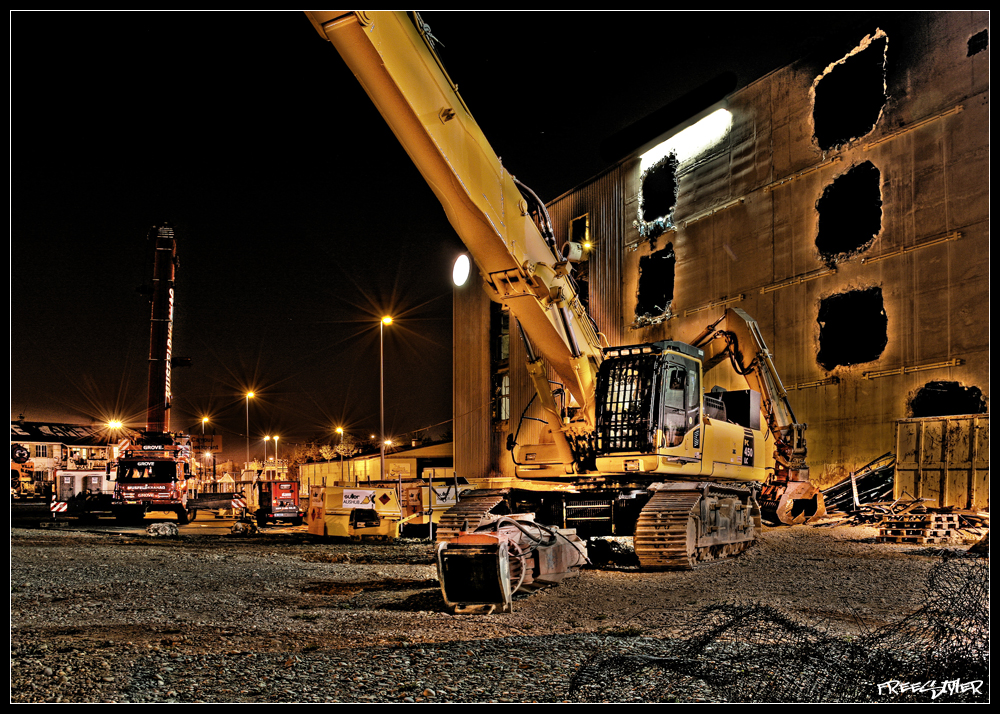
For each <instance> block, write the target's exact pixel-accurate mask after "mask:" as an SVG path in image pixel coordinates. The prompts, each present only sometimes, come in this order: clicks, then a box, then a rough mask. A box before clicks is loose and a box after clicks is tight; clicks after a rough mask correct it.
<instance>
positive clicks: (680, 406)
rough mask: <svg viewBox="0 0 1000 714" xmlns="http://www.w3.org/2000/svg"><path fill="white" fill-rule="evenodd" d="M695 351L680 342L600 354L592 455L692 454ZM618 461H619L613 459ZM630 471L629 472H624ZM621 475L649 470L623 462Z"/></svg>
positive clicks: (696, 405) (696, 411) (697, 389)
mask: <svg viewBox="0 0 1000 714" xmlns="http://www.w3.org/2000/svg"><path fill="white" fill-rule="evenodd" d="M700 358H701V350H697V349H695V348H692V347H691V346H690V345H685V344H683V343H680V342H658V343H653V344H648V345H635V346H631V347H618V348H612V349H608V350H605V359H604V361H603V362H602V364H601V368H600V370H599V372H598V375H597V403H596V424H597V440H596V441H597V454H598V458H600V457H612V456H613V457H618V456H619V455H621V456H624V455H626V454H628V455H635V456H647V457H652V461H650V460H649V459H645V461H649V464H652V463H654V462H655V461H656V457H657V456H667V457H671V456H673V457H676V456H679V452H678V449H680V451H682V452H687V451H696V450H697V449H698V441H699V434H698V427H699V426H700V425H701V422H702V419H701V363H700V361H699V360H700ZM615 460H616V461H620V459H617V458H616V459H615ZM630 467H632V468H630ZM621 468H623V469H624V470H627V471H629V470H638V471H649V470H653V469H652V468H650V467H649V465H646V467H643V463H642V462H641V461H639V460H631V459H626V460H625V461H624V462H622V467H621Z"/></svg>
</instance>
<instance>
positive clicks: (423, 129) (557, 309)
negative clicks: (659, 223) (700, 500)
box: [306, 10, 601, 424]
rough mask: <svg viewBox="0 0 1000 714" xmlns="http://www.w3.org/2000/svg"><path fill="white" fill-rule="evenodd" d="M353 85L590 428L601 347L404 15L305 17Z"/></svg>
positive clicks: (509, 182)
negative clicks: (331, 47) (406, 156)
mask: <svg viewBox="0 0 1000 714" xmlns="http://www.w3.org/2000/svg"><path fill="white" fill-rule="evenodd" d="M306 14H307V15H308V16H309V19H310V21H311V22H312V23H313V25H314V26H315V27H316V29H317V31H318V32H319V33H320V35H321V36H322V37H323V38H324V39H327V40H329V41H330V42H331V43H332V44H333V45H334V46H335V47H336V48H337V51H338V52H340V55H341V57H343V59H344V61H345V62H346V63H347V65H348V66H349V67H350V69H351V71H352V72H353V73H354V75H355V76H356V77H357V78H358V81H359V82H361V85H362V86H363V87H364V89H365V91H366V92H367V93H368V96H369V97H370V98H371V100H372V102H373V103H374V104H375V106H376V107H377V108H378V110H379V112H380V113H381V114H382V116H383V118H384V119H385V121H386V122H387V123H388V124H389V126H390V128H391V129H392V131H393V133H395V135H396V138H397V139H398V140H399V142H400V144H402V145H403V148H404V149H405V150H406V152H407V154H409V156H410V159H411V160H412V161H413V163H414V164H415V165H416V167H417V169H418V170H419V171H420V173H421V174H422V175H423V177H424V179H425V180H426V181H427V183H428V184H429V185H430V187H431V189H432V190H433V191H434V194H435V195H436V196H437V198H438V199H439V200H440V202H441V205H442V206H443V207H444V210H445V213H446V214H447V216H448V220H449V221H450V222H451V225H452V226H453V227H454V229H455V231H456V232H457V233H458V236H459V237H460V238H461V240H462V241H463V242H464V243H465V245H466V247H467V248H468V249H469V252H470V253H471V254H472V257H473V260H474V261H475V263H476V265H477V267H478V268H479V271H480V274H481V275H482V277H483V280H484V281H485V282H486V285H487V287H488V288H489V289H490V290H491V291H492V293H493V295H494V299H496V300H498V301H500V302H502V303H504V304H506V305H507V306H508V307H509V308H510V311H511V314H512V315H514V317H516V318H517V320H518V321H519V322H520V323H521V326H522V327H523V328H524V330H525V332H526V333H527V335H528V336H529V338H530V339H531V341H532V343H533V344H534V346H535V349H536V350H537V351H538V353H539V354H540V355H541V357H542V358H544V359H545V361H546V362H547V363H548V364H549V365H551V366H552V368H553V369H554V370H555V371H556V373H557V374H558V375H559V376H560V378H561V379H562V381H563V382H564V384H565V385H566V387H567V389H569V391H570V393H571V394H572V395H573V397H574V398H575V399H576V401H577V403H578V404H579V405H581V406H583V407H584V413H585V415H586V420H587V422H588V423H589V424H593V412H594V406H593V397H592V395H593V393H594V382H595V378H596V374H597V365H598V364H599V363H600V360H601V349H600V341H599V338H598V336H597V334H596V332H595V331H594V329H593V326H592V325H591V323H590V321H589V319H588V318H587V316H586V313H585V312H584V310H583V307H582V306H581V305H580V302H579V300H578V299H577V296H576V293H575V291H574V290H573V286H572V284H571V282H570V280H569V279H568V277H567V271H568V270H569V265H568V263H567V262H565V261H562V260H560V259H559V258H558V256H557V255H556V254H555V253H554V252H553V250H552V249H551V248H550V247H549V245H548V244H547V243H546V241H545V239H544V238H543V237H542V235H541V233H540V232H539V230H538V227H537V226H536V224H535V222H534V220H533V219H532V218H531V216H530V215H529V211H528V204H527V202H526V201H525V200H524V198H523V197H522V195H521V192H520V191H519V190H518V187H517V185H516V184H515V181H514V177H512V176H511V175H510V174H509V173H507V171H506V170H505V169H504V167H503V165H502V164H501V163H500V159H499V158H498V157H497V155H496V153H495V152H494V151H493V149H492V148H491V147H490V145H489V142H488V141H487V140H486V137H485V136H484V135H483V132H482V130H481V129H480V127H479V125H478V124H477V123H476V121H475V119H473V118H472V115H471V114H470V113H469V110H468V108H467V107H466V106H465V103H464V102H463V101H462V98H461V97H460V96H459V94H458V92H457V90H456V88H455V86H454V84H453V83H452V82H451V80H450V78H449V77H448V75H447V73H446V72H445V71H444V69H443V68H442V66H441V64H440V62H439V60H438V58H437V55H435V54H434V52H433V50H432V49H431V47H430V46H429V44H428V41H427V40H426V38H425V36H424V34H423V33H422V32H421V31H420V30H419V29H418V28H417V27H416V26H415V24H414V22H413V20H412V19H411V18H410V17H409V16H408V15H407V14H406V13H399V12H375V11H346V10H326V11H311V12H307V13H306Z"/></svg>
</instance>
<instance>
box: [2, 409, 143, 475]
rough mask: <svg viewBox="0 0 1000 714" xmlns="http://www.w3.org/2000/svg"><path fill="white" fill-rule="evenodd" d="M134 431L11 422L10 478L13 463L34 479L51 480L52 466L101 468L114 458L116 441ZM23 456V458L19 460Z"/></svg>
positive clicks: (118, 441)
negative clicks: (25, 459) (25, 458)
mask: <svg viewBox="0 0 1000 714" xmlns="http://www.w3.org/2000/svg"><path fill="white" fill-rule="evenodd" d="M136 433H137V432H133V431H132V430H130V429H117V430H114V431H112V430H109V429H108V427H106V426H104V425H103V424H100V425H98V424H90V425H83V424H52V423H47V422H36V421H12V422H11V423H10V448H11V472H12V478H13V472H14V470H15V469H14V465H15V463H17V464H18V466H19V468H20V472H21V473H27V472H30V473H31V476H32V481H34V482H49V483H52V482H54V480H55V472H56V469H64V470H70V471H73V470H80V471H87V470H95V469H103V468H104V467H105V466H106V465H107V463H108V461H109V460H110V461H113V460H114V459H116V458H117V456H118V446H119V443H120V442H122V441H123V440H126V439H128V438H129V437H130V436H132V435H135V434H136ZM18 447H21V449H19V448H18ZM22 449H23V450H22ZM25 452H27V453H26V454H25ZM25 456H27V461H23V459H24V457H25Z"/></svg>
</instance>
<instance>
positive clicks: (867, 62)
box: [455, 12, 989, 486]
mask: <svg viewBox="0 0 1000 714" xmlns="http://www.w3.org/2000/svg"><path fill="white" fill-rule="evenodd" d="M988 19H989V18H988V14H986V13H983V12H949V13H925V14H921V15H918V16H916V18H914V17H913V16H912V15H906V16H901V17H900V18H899V21H898V24H896V25H892V26H888V27H882V28H872V29H871V33H870V34H869V35H868V36H866V37H865V36H859V37H857V38H856V39H854V40H853V41H852V42H853V44H852V45H851V46H849V47H846V48H845V50H844V52H843V53H842V54H840V55H839V56H830V57H811V58H809V59H804V60H801V61H799V62H798V63H796V64H793V65H790V66H788V67H785V68H783V69H780V70H778V71H776V72H773V73H772V74H770V75H768V76H766V77H764V78H762V79H760V80H758V81H757V82H756V83H754V84H751V85H750V86H748V87H745V88H743V89H741V90H739V91H737V92H736V93H734V94H733V95H731V96H730V97H729V98H728V99H727V101H726V102H725V103H724V105H723V108H724V109H725V110H727V111H728V112H729V117H730V120H731V123H730V124H729V125H728V129H727V130H726V131H725V132H724V133H723V134H722V136H721V137H719V138H717V140H715V141H714V143H712V144H711V145H710V146H709V147H708V148H706V149H705V150H703V151H700V152H698V153H697V154H695V155H693V156H690V157H684V158H679V160H678V161H677V162H676V165H675V166H674V167H673V169H672V170H675V171H676V176H675V180H676V191H677V193H676V202H675V204H674V206H673V211H672V214H671V215H669V216H667V217H665V220H663V221H661V222H660V223H659V224H657V225H653V224H652V223H649V222H648V221H649V220H650V219H651V216H648V215H646V216H644V215H643V213H642V211H641V210H640V203H641V200H642V188H643V186H642V179H643V176H644V174H648V170H649V167H644V166H643V165H642V164H641V162H640V159H639V157H638V156H636V157H631V158H628V159H626V160H625V161H623V162H621V163H620V164H618V165H616V166H614V167H612V168H611V169H610V170H609V171H608V172H607V173H605V174H603V175H601V176H598V177H596V178H595V179H594V180H592V181H591V182H589V183H588V184H586V185H584V186H581V187H580V188H578V189H576V190H574V191H572V192H570V193H568V194H566V195H564V196H562V197H560V198H559V199H557V200H555V201H553V202H552V204H551V205H550V212H551V214H552V219H553V222H554V225H555V229H556V232H557V235H558V236H560V238H561V239H564V240H565V238H566V236H568V235H569V224H570V221H571V220H572V219H574V218H576V217H579V216H581V215H585V214H586V215H589V217H590V234H591V238H592V239H593V240H594V242H595V247H594V249H593V250H592V251H591V253H590V257H589V260H588V261H587V264H586V265H585V266H582V271H581V272H583V273H584V274H585V277H586V278H587V282H588V285H589V295H590V312H591V314H592V316H593V317H594V318H595V320H596V322H597V324H598V326H599V327H600V329H601V330H602V332H604V333H605V334H606V335H607V336H608V338H609V341H610V342H611V343H612V344H615V345H617V344H631V343H642V342H650V341H656V340H663V339H680V340H690V339H691V338H693V337H694V336H695V335H696V334H698V333H699V332H700V331H701V330H702V329H703V328H704V327H705V326H706V325H708V324H709V323H711V322H713V321H714V320H715V319H717V318H718V317H720V316H721V315H722V312H723V310H724V309H725V306H727V305H732V306H736V307H740V308H742V309H743V310H745V311H746V312H747V313H749V314H750V315H751V316H752V317H754V318H755V319H756V320H757V321H758V323H759V324H760V326H761V329H762V332H763V335H764V337H765V339H766V340H767V342H768V345H769V347H770V349H771V352H772V353H773V355H774V358H775V362H776V365H777V368H778V370H779V373H780V375H781V378H782V380H783V381H784V384H785V386H786V388H787V389H788V390H789V399H790V401H791V404H792V407H793V409H794V410H795V413H796V417H797V419H798V420H799V421H801V422H805V423H806V424H808V425H809V429H808V432H807V437H808V443H809V463H810V466H811V469H812V480H813V481H814V482H817V483H818V484H819V485H821V486H822V485H826V484H828V483H831V482H833V481H834V480H837V479H839V478H840V477H842V476H843V475H845V474H846V472H847V471H849V470H851V469H853V468H856V467H858V466H860V465H862V464H864V463H866V462H867V461H870V460H871V459H873V458H875V457H877V456H879V455H881V454H883V453H885V452H886V451H890V450H892V449H893V446H894V442H893V438H894V436H893V435H894V423H895V421H896V420H898V419H902V418H906V417H908V416H911V414H909V413H908V405H909V403H910V402H911V400H912V399H913V398H914V395H915V394H917V393H918V392H919V391H920V390H921V388H923V387H925V385H929V384H937V383H947V384H954V385H955V386H956V387H957V388H958V389H965V388H970V387H971V388H976V389H978V390H981V392H982V395H983V396H984V404H985V403H988V399H989V384H988V356H989V320H988V296H989V265H988V219H989V193H988V177H989V134H988V128H989V115H988V97H989V74H988V71H989V48H988V35H984V34H983V33H984V31H986V29H987V27H988ZM817 131H818V132H819V135H818V136H817ZM664 138H667V137H664ZM661 179H662V177H661ZM662 185H663V182H662V181H660V186H662ZM671 251H672V255H671ZM654 255H655V256H658V257H659V258H660V259H661V260H660V261H659V262H657V263H656V265H657V270H656V271H651V270H650V269H649V268H648V266H649V265H651V262H650V256H654ZM644 260H645V262H644ZM668 260H672V261H673V264H672V265H670V264H669V263H668V262H667V261H668ZM641 266H647V274H646V276H645V277H646V278H647V280H653V279H655V280H656V281H657V284H656V285H649V284H643V283H642V279H643V276H642V274H641V270H640V268H641ZM668 272H669V273H671V274H670V275H667V273H668ZM654 275H655V278H653V277H651V276H654ZM664 280H671V281H672V285H671V286H670V290H669V298H670V299H669V304H668V305H667V306H666V309H665V310H663V311H662V312H659V313H658V312H657V311H658V310H659V309H660V308H661V307H663V306H660V305H659V302H658V301H662V298H663V295H666V294H667V291H666V289H660V288H662V287H663V285H662V283H661V281H664ZM643 295H644V296H649V295H653V296H654V298H655V299H644V300H642V301H640V302H642V303H646V304H645V305H643V307H642V310H639V311H637V301H639V300H640V296H643ZM649 305H653V306H654V307H655V308H656V309H654V310H652V312H650V308H649ZM459 334H460V333H459V326H458V325H456V331H455V335H456V365H459V364H460V362H461V363H466V362H468V361H469V360H470V359H477V358H474V357H473V355H471V353H469V352H463V351H462V350H463V349H464V348H463V347H460V346H459V345H458V342H457V341H458V339H459ZM515 343H516V339H513V338H512V341H511V344H512V345H514V344H515ZM522 364H523V362H521V361H519V356H518V355H516V354H514V353H513V350H512V354H511V368H510V369H511V381H512V385H514V386H512V398H511V405H510V413H511V420H510V424H509V425H507V427H502V428H501V429H503V428H508V429H511V430H512V429H516V428H517V424H516V421H517V419H518V418H519V417H520V414H521V411H522V410H523V409H524V408H525V406H526V404H527V400H528V399H530V393H531V392H530V387H526V386H525V385H527V384H528V382H527V377H526V374H525V372H524V369H523V366H522ZM458 369H459V368H458V367H456V375H457V374H458ZM462 369H465V368H464V367H463V368H462ZM725 370H726V367H724V366H720V367H717V368H716V369H715V370H713V371H712V372H710V373H708V374H707V375H706V379H705V381H706V384H705V387H706V389H708V388H710V387H711V386H712V385H713V384H719V385H720V386H723V387H726V388H743V387H745V385H744V384H741V383H740V381H738V378H737V377H735V375H732V374H728V373H726V371H725ZM463 389H464V390H465V392H468V391H469V387H468V386H466V387H463V386H462V384H460V383H459V382H458V381H457V379H456V384H455V390H456V410H457V409H458V400H460V399H461V397H460V396H459V393H460V391H462V390H463ZM515 392H516V396H515ZM462 408H463V409H466V410H468V409H469V405H467V404H463V405H462ZM458 418H459V414H458V413H457V411H456V464H458V463H459V458H460V457H459V454H460V452H461V451H462V450H463V447H462V441H463V440H462V436H461V434H459V433H458V425H459V421H458ZM496 443H497V442H495V441H494V444H496ZM468 448H476V447H473V446H471V445H470V446H469V447H468ZM478 448H479V449H480V450H481V449H482V445H480V446H479V447H478ZM491 458H492V459H496V458H500V459H501V461H503V460H504V459H503V458H502V457H500V456H499V452H498V450H496V449H495V448H494V449H493V456H492V457H491ZM507 460H508V461H509V459H507ZM493 463H494V465H493V466H492V467H491V468H497V466H496V462H495V461H494V462H493ZM469 468H470V470H471V471H473V472H475V471H477V470H478V471H480V473H472V474H471V475H484V474H483V473H481V472H482V469H483V466H482V465H481V464H480V465H478V466H476V465H471V464H470V466H469Z"/></svg>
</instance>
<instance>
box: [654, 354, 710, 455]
mask: <svg viewBox="0 0 1000 714" xmlns="http://www.w3.org/2000/svg"><path fill="white" fill-rule="evenodd" d="M699 396H700V387H699V384H698V372H697V370H695V369H689V368H686V367H683V366H681V365H669V366H668V369H667V372H666V375H665V379H664V382H663V393H662V395H661V401H660V404H661V406H662V409H661V415H662V416H661V421H660V425H661V429H662V434H663V440H662V442H661V444H662V445H663V446H668V447H670V446H680V445H681V443H682V442H683V441H684V435H685V434H687V432H688V431H689V430H690V429H692V428H693V427H694V426H695V425H696V424H697V423H698V411H699V405H698V400H699Z"/></svg>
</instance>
